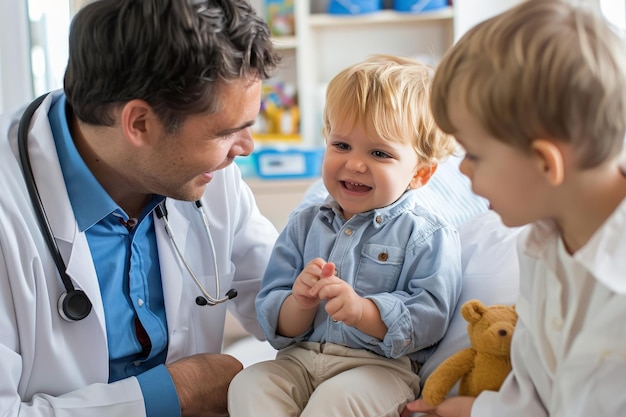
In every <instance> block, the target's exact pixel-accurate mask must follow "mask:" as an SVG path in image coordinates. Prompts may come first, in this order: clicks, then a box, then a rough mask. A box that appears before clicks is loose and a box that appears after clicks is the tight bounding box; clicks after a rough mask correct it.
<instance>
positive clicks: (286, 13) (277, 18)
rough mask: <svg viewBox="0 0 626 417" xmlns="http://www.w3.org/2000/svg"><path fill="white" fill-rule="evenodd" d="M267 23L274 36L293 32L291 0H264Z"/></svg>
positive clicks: (290, 34)
mask: <svg viewBox="0 0 626 417" xmlns="http://www.w3.org/2000/svg"><path fill="white" fill-rule="evenodd" d="M265 8H266V11H265V14H266V19H267V24H268V25H269V27H270V31H271V32H272V35H274V36H292V35H293V34H294V32H295V30H294V28H295V22H294V14H293V0H265Z"/></svg>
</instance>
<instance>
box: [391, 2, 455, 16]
mask: <svg viewBox="0 0 626 417" xmlns="http://www.w3.org/2000/svg"><path fill="white" fill-rule="evenodd" d="M444 7H448V0H394V1H393V9H394V10H396V11H398V12H409V13H421V12H428V11H431V10H437V9H442V8H444Z"/></svg>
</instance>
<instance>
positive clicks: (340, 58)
mask: <svg viewBox="0 0 626 417" xmlns="http://www.w3.org/2000/svg"><path fill="white" fill-rule="evenodd" d="M313 1H315V0H296V1H294V9H295V10H294V14H295V36H290V37H278V38H276V39H275V43H276V46H277V47H278V48H279V49H281V51H283V55H284V60H283V65H282V66H281V70H280V71H279V73H278V75H277V78H279V79H283V80H285V81H287V82H294V83H295V85H296V87H297V91H298V104H299V106H300V133H301V135H302V138H303V144H304V145H319V144H321V143H322V138H321V113H322V109H323V105H324V92H325V86H326V84H327V83H328V82H329V81H330V79H331V78H332V77H333V76H334V75H335V74H337V73H338V72H339V71H341V70H342V69H343V68H345V67H347V66H348V65H351V64H353V63H355V62H358V61H361V60H363V59H365V58H366V57H367V56H368V55H372V54H377V53H387V54H396V55H403V56H412V57H417V58H420V59H422V60H425V61H429V62H431V63H436V62H437V61H438V60H439V59H440V58H441V56H442V55H443V53H444V52H445V51H446V50H447V49H448V48H449V47H450V46H451V45H452V43H453V42H454V8H453V7H447V8H443V9H438V10H433V11H428V12H423V13H418V14H410V13H399V12H395V11H393V10H388V9H385V10H381V11H380V12H376V13H368V14H363V15H354V16H352V15H348V16H346V15H330V14H326V13H313V12H312V10H320V5H319V3H313ZM252 4H253V6H255V7H256V9H257V10H258V11H259V14H261V15H264V4H263V0H252ZM322 9H325V7H322Z"/></svg>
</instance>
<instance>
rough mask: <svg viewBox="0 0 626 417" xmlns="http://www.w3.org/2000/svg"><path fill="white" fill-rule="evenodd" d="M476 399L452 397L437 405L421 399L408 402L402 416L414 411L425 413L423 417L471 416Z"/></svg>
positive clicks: (407, 416)
mask: <svg viewBox="0 0 626 417" xmlns="http://www.w3.org/2000/svg"><path fill="white" fill-rule="evenodd" d="M474 400H475V398H474V397H450V398H447V399H445V400H443V402H442V403H441V404H439V405H438V406H436V407H435V406H432V405H430V404H428V403H427V402H426V401H424V400H423V399H419V400H415V401H411V402H410V403H408V404H407V405H406V408H405V409H404V411H403V412H402V414H401V415H400V417H409V416H411V415H412V413H414V412H419V413H423V414H420V416H422V417H470V414H471V411H472V405H474Z"/></svg>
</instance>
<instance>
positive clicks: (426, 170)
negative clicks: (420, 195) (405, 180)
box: [407, 162, 439, 190]
mask: <svg viewBox="0 0 626 417" xmlns="http://www.w3.org/2000/svg"><path fill="white" fill-rule="evenodd" d="M438 166H439V165H438V164H437V162H433V163H432V165H423V166H421V167H420V168H419V169H418V170H417V171H416V172H415V174H414V175H413V178H412V179H411V182H409V186H408V187H407V190H416V189H418V188H420V187H423V186H424V185H426V183H427V182H428V181H430V179H431V178H432V176H433V174H434V173H435V171H437V167H438Z"/></svg>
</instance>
